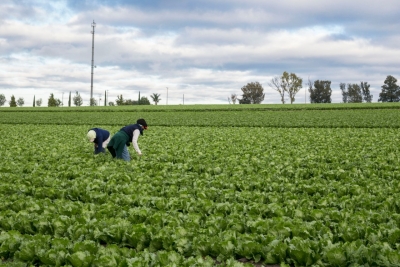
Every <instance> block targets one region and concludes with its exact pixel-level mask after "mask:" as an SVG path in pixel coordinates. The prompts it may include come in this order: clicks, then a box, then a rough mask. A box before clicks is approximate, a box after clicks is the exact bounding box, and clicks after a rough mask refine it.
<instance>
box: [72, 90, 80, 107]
mask: <svg viewBox="0 0 400 267" xmlns="http://www.w3.org/2000/svg"><path fill="white" fill-rule="evenodd" d="M72 100H73V102H74V105H75V106H76V107H80V106H82V104H83V100H82V97H81V95H80V94H79V92H78V91H76V92H75V96H74V97H73V98H72Z"/></svg>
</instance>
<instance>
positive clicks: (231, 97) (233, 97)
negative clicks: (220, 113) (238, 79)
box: [228, 94, 238, 104]
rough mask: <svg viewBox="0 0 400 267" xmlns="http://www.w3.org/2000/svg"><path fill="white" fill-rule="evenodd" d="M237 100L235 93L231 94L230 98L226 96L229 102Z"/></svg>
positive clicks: (234, 102) (233, 102)
mask: <svg viewBox="0 0 400 267" xmlns="http://www.w3.org/2000/svg"><path fill="white" fill-rule="evenodd" d="M237 100H238V97H237V94H231V96H230V98H229V97H228V101H229V104H230V103H232V104H236V101H237Z"/></svg>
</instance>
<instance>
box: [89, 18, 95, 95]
mask: <svg viewBox="0 0 400 267" xmlns="http://www.w3.org/2000/svg"><path fill="white" fill-rule="evenodd" d="M95 27H96V23H95V22H94V20H93V23H92V28H93V31H91V33H92V78H91V84H90V100H92V99H93V68H94V28H95Z"/></svg>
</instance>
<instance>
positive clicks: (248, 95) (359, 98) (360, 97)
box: [228, 71, 400, 104]
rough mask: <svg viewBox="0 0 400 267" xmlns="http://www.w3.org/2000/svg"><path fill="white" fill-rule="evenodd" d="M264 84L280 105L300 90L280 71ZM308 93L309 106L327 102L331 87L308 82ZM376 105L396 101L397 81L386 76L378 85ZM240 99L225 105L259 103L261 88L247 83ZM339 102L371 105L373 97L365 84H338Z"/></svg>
mask: <svg viewBox="0 0 400 267" xmlns="http://www.w3.org/2000/svg"><path fill="white" fill-rule="evenodd" d="M268 85H269V86H270V87H271V88H272V89H273V90H275V91H277V92H278V93H279V95H280V100H281V103H282V104H285V103H286V102H287V100H289V101H290V104H293V103H294V102H295V100H296V98H295V97H296V94H297V93H298V92H299V91H300V89H301V88H302V87H303V79H302V78H300V77H298V76H297V75H296V74H295V73H288V72H286V71H285V72H283V74H282V76H280V77H279V76H276V77H273V78H272V79H271V81H270V82H269V83H268ZM306 86H307V87H308V92H309V100H310V103H331V102H332V88H331V81H328V80H316V81H311V80H310V79H309V80H308V83H307V84H306ZM381 88H382V89H381V92H380V93H379V99H378V102H400V87H399V86H398V85H397V79H396V78H395V77H393V76H392V75H388V76H387V77H386V79H385V81H384V84H383V85H382V86H381ZM241 90H242V95H241V96H242V98H239V96H238V95H237V94H231V96H230V97H228V102H229V103H232V104H236V102H239V104H261V102H262V101H264V97H265V93H264V88H263V86H262V85H261V84H260V83H259V82H251V83H248V84H247V85H245V86H243V87H242V88H241ZM340 90H341V92H342V102H343V103H371V102H372V99H373V95H371V92H370V85H369V84H368V82H363V81H362V82H360V84H351V83H348V84H346V83H340Z"/></svg>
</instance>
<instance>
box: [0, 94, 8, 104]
mask: <svg viewBox="0 0 400 267" xmlns="http://www.w3.org/2000/svg"><path fill="white" fill-rule="evenodd" d="M6 102H7V99H6V97H5V96H4V95H3V94H0V107H2V106H4V104H5V103H6Z"/></svg>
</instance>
